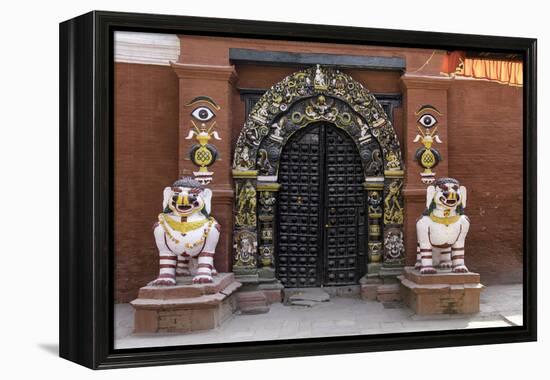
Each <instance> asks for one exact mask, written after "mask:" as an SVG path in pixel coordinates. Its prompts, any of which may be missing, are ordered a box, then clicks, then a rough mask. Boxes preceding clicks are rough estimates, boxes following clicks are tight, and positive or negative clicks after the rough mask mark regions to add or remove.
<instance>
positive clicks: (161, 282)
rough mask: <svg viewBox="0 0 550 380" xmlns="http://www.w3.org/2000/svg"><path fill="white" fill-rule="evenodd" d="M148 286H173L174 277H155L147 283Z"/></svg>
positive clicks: (174, 282) (174, 283)
mask: <svg viewBox="0 0 550 380" xmlns="http://www.w3.org/2000/svg"><path fill="white" fill-rule="evenodd" d="M149 285H150V286H174V285H176V279H175V278H157V279H156V280H154V281H153V282H151V283H150V284H149Z"/></svg>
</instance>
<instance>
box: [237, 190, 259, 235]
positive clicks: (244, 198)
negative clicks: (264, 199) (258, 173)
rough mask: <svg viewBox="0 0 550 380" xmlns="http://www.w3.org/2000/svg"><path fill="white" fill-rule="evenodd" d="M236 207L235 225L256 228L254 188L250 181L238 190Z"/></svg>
mask: <svg viewBox="0 0 550 380" xmlns="http://www.w3.org/2000/svg"><path fill="white" fill-rule="evenodd" d="M237 204H238V207H237V212H236V215H235V223H236V224H237V225H238V226H249V227H256V188H255V186H254V185H252V183H251V182H250V181H246V182H245V183H244V186H243V187H242V188H241V189H240V190H238V203H237Z"/></svg>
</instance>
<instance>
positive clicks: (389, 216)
mask: <svg viewBox="0 0 550 380" xmlns="http://www.w3.org/2000/svg"><path fill="white" fill-rule="evenodd" d="M402 186H403V181H402V180H394V181H392V182H390V184H389V186H388V191H387V194H386V196H385V197H384V224H403V207H402V206H401V187H402Z"/></svg>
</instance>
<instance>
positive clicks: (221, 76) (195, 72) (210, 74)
mask: <svg viewBox="0 0 550 380" xmlns="http://www.w3.org/2000/svg"><path fill="white" fill-rule="evenodd" d="M170 66H172V68H173V69H174V71H175V72H176V74H177V76H178V78H180V79H197V80H218V81H227V82H229V83H230V84H231V85H233V84H234V83H235V82H236V81H237V72H236V71H235V66H233V65H228V66H218V65H200V64H190V63H175V62H171V63H170Z"/></svg>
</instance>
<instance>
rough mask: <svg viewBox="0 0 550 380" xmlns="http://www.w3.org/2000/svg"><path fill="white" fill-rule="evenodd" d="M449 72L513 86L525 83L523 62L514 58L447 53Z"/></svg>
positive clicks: (446, 69) (456, 52)
mask: <svg viewBox="0 0 550 380" xmlns="http://www.w3.org/2000/svg"><path fill="white" fill-rule="evenodd" d="M444 70H445V71H446V73H447V74H454V75H457V76H465V77H471V78H477V79H487V80H492V81H496V82H499V83H503V84H509V85H512V86H522V85H523V62H522V61H519V60H512V59H504V58H503V59H500V58H491V57H488V58H485V57H468V56H467V55H466V54H465V53H464V52H461V51H453V52H450V53H449V54H447V60H446V68H444Z"/></svg>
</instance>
